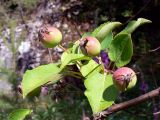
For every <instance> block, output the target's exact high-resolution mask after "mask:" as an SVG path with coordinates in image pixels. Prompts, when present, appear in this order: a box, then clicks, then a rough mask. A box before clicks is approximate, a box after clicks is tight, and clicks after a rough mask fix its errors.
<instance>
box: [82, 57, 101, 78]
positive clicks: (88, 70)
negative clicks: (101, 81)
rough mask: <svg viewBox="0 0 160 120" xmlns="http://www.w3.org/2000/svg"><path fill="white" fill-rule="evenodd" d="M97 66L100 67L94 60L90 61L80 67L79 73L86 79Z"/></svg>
mask: <svg viewBox="0 0 160 120" xmlns="http://www.w3.org/2000/svg"><path fill="white" fill-rule="evenodd" d="M98 66H100V65H99V64H98V63H96V62H95V61H94V60H90V61H88V62H87V63H86V64H84V65H83V66H82V67H81V69H80V72H81V74H82V75H83V76H84V77H86V76H87V75H88V74H89V73H91V72H92V71H94V70H95V69H96V68H97V67H98Z"/></svg>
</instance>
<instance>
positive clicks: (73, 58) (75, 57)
mask: <svg viewBox="0 0 160 120" xmlns="http://www.w3.org/2000/svg"><path fill="white" fill-rule="evenodd" d="M89 59H91V58H89V57H87V56H85V55H83V54H72V53H70V54H69V53H68V54H66V55H65V60H64V61H61V62H62V64H61V67H60V68H61V69H63V68H64V67H65V66H66V65H68V64H69V63H71V62H75V61H77V60H89Z"/></svg>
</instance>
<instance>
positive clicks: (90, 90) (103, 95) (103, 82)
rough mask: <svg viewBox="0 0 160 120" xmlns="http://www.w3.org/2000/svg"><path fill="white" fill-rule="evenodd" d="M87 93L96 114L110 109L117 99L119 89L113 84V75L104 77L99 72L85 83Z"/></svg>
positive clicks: (91, 75) (90, 76) (89, 77)
mask: <svg viewBox="0 0 160 120" xmlns="http://www.w3.org/2000/svg"><path fill="white" fill-rule="evenodd" d="M84 84H85V87H86V91H85V95H86V97H87V98H88V100H89V103H90V105H91V108H92V111H93V113H94V114H97V113H99V112H101V111H102V110H104V109H106V108H108V107H110V106H111V105H112V104H113V103H114V101H115V99H116V97H117V93H118V91H117V89H116V88H115V87H114V85H113V82H112V75H111V74H109V75H104V74H101V73H99V72H97V71H96V72H93V73H92V74H90V75H89V76H88V77H87V78H86V80H85V81H84Z"/></svg>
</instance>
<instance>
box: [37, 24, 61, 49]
mask: <svg viewBox="0 0 160 120" xmlns="http://www.w3.org/2000/svg"><path fill="white" fill-rule="evenodd" d="M38 37H39V40H40V41H41V42H42V43H43V45H44V46H45V47H47V48H53V47H55V46H56V45H58V44H59V43H60V42H61V40H62V33H61V32H60V31H59V30H58V29H57V28H55V27H53V26H44V27H42V28H40V30H39V32H38Z"/></svg>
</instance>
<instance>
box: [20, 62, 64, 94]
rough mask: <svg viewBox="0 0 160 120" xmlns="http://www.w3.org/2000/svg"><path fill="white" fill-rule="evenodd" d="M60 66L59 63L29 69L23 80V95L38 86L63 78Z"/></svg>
mask: <svg viewBox="0 0 160 120" xmlns="http://www.w3.org/2000/svg"><path fill="white" fill-rule="evenodd" d="M60 70H61V69H60V68H59V67H58V66H57V64H48V65H41V66H39V67H37V68H34V69H33V70H27V71H26V72H25V74H24V76H23V80H22V91H23V97H26V96H27V95H28V94H29V93H30V92H32V91H33V90H35V89H36V88H38V87H41V86H42V85H44V84H46V83H48V82H53V83H54V82H57V81H58V80H60V79H61V77H62V75H61V74H60Z"/></svg>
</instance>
